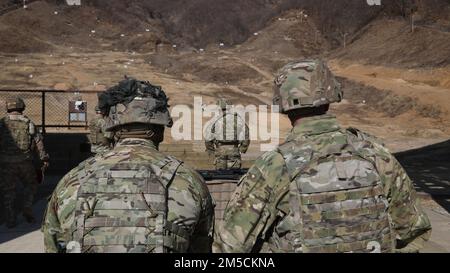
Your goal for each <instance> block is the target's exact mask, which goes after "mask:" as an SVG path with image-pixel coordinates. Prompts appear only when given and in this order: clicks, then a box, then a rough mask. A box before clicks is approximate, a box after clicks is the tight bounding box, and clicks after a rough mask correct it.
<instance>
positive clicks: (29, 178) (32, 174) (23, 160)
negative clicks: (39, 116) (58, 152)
mask: <svg viewBox="0 0 450 273" xmlns="http://www.w3.org/2000/svg"><path fill="white" fill-rule="evenodd" d="M6 109H7V112H8V113H7V115H6V117H4V118H3V119H1V120H0V164H1V169H0V189H1V192H2V195H3V209H4V215H5V217H6V225H7V226H8V227H9V228H12V227H14V226H16V213H15V210H14V203H15V200H16V192H15V191H16V186H17V185H18V184H19V183H22V185H23V187H24V199H23V216H24V217H25V219H26V220H27V222H34V220H35V219H34V217H33V211H32V204H33V198H34V194H35V193H36V189H37V185H38V183H40V182H41V181H37V180H38V177H37V175H36V171H35V168H34V166H33V152H34V151H36V152H37V153H38V155H39V158H40V160H41V161H42V162H43V164H44V166H43V168H47V167H48V161H49V156H48V154H47V153H46V152H45V149H44V143H43V138H42V135H41V134H40V133H39V132H38V131H37V130H36V126H35V125H34V123H33V122H32V121H31V120H30V119H29V118H28V117H26V116H25V115H23V111H24V110H25V103H24V101H23V100H22V99H21V98H15V99H12V100H8V101H7V102H6Z"/></svg>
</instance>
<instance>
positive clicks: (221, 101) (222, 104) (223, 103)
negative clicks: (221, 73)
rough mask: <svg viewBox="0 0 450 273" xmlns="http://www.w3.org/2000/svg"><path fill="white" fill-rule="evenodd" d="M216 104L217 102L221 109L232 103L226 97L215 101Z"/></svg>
mask: <svg viewBox="0 0 450 273" xmlns="http://www.w3.org/2000/svg"><path fill="white" fill-rule="evenodd" d="M216 104H217V106H219V107H220V109H222V110H226V109H227V106H228V105H233V104H232V103H231V101H229V100H226V99H222V98H220V99H218V100H217V102H216Z"/></svg>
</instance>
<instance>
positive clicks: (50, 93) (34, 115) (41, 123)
mask: <svg viewBox="0 0 450 273" xmlns="http://www.w3.org/2000/svg"><path fill="white" fill-rule="evenodd" d="M100 92H101V91H88V90H84V91H83V90H80V91H76V92H74V91H58V90H4V89H3V90H0V118H2V117H4V116H5V115H6V101H7V100H9V99H14V98H16V97H20V98H22V99H23V100H24V101H25V105H26V108H25V111H24V114H25V115H26V116H27V117H28V118H30V119H31V120H32V121H33V122H34V123H35V124H36V126H38V127H39V128H42V131H43V132H45V131H46V130H47V129H48V128H62V129H64V128H65V129H71V128H86V129H87V125H88V121H89V120H90V119H92V118H93V117H94V116H95V106H96V105H97V98H98V96H97V95H98V93H100ZM76 101H83V102H85V104H84V105H83V107H86V109H83V111H85V113H86V114H85V115H84V117H85V120H84V121H71V120H70V112H71V108H73V107H70V104H71V102H72V104H74V102H76Z"/></svg>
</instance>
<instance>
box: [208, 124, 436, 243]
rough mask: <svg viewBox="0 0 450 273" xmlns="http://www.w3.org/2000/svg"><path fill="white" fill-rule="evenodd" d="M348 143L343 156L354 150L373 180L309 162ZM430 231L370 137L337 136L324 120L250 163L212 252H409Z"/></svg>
mask: <svg viewBox="0 0 450 273" xmlns="http://www.w3.org/2000/svg"><path fill="white" fill-rule="evenodd" d="M349 141H351V142H352V143H351V145H350V146H347V149H350V148H349V147H356V148H358V150H359V152H360V153H361V154H362V155H364V156H365V157H367V158H370V159H371V160H372V162H373V163H374V165H373V166H375V167H376V170H378V173H379V174H380V176H378V175H377V172H375V171H373V166H371V165H370V164H369V165H364V161H359V165H357V164H354V166H353V167H350V166H348V165H347V164H346V163H345V162H346V161H342V164H341V165H339V164H336V165H334V164H327V163H326V158H321V159H320V160H319V161H317V157H318V156H321V155H322V154H321V152H323V151H327V152H326V153H334V152H337V151H339V152H342V151H343V149H342V148H343V147H346V144H348V143H349ZM358 145H359V147H358ZM348 154H349V155H350V154H351V153H348ZM321 161H323V162H321ZM310 162H313V164H312V165H310V164H309V163H310ZM319 162H320V163H319ZM349 162H352V161H347V163H349ZM353 162H355V161H353ZM336 166H337V167H336ZM299 172H301V173H303V172H305V175H300V174H299ZM295 177H297V178H296V179H294V178H295ZM349 178H352V179H349ZM293 179H294V180H293ZM329 181H333V182H335V185H338V187H337V188H336V187H333V186H332V185H333V184H332V183H329ZM337 181H342V182H345V181H351V183H348V184H346V183H342V182H341V183H339V184H338V183H336V182H337ZM357 181H359V182H360V183H361V184H358V183H357ZM368 182H370V184H368ZM372 185H374V186H372ZM339 187H340V188H339ZM299 188H300V190H301V192H300V193H298V190H299ZM299 197H300V198H299ZM299 200H300V201H299ZM298 202H303V203H301V205H300V204H299V203H298ZM292 208H299V211H294V210H293V209H292ZM296 217H299V218H296ZM300 219H301V220H300ZM299 220H300V221H299ZM302 221H303V222H302ZM300 223H302V224H300ZM430 230H431V226H430V222H429V220H428V218H427V216H426V215H425V214H424V213H423V211H422V209H421V207H420V205H419V201H418V200H417V198H416V192H415V190H414V187H413V185H412V182H411V180H410V178H409V177H408V175H407V174H406V173H405V171H404V169H403V168H402V167H401V166H400V164H399V163H398V161H397V160H396V159H395V158H394V157H393V156H392V155H391V154H390V153H389V152H388V151H387V149H386V148H385V147H384V146H383V145H380V144H379V143H378V142H377V141H375V140H374V139H373V138H372V137H369V136H367V135H365V134H363V133H361V132H359V131H356V130H351V131H347V130H343V129H342V128H340V127H339V125H338V123H337V121H336V119H335V118H334V117H332V116H328V115H326V116H321V117H312V118H305V119H304V120H303V121H302V123H301V124H300V125H298V126H296V127H295V128H294V129H293V130H292V132H291V134H290V135H289V136H288V138H287V141H286V143H285V144H282V145H281V146H280V148H279V149H278V150H276V151H273V152H269V153H266V154H264V155H263V156H262V157H261V158H259V159H258V160H257V161H256V162H255V164H254V166H253V167H252V168H251V169H250V170H249V172H248V173H247V175H245V176H244V177H243V178H242V179H241V181H240V182H239V186H238V189H237V191H236V192H235V195H234V196H233V198H232V200H231V201H230V203H229V204H228V206H227V209H226V212H225V219H224V226H223V228H222V229H220V230H219V231H218V232H217V233H216V242H215V245H214V251H215V252H250V251H261V252H346V251H393V250H394V249H397V250H398V251H405V252H410V251H411V252H414V251H418V250H419V249H420V247H421V246H422V245H423V243H424V242H425V241H426V240H427V239H428V238H429V236H430ZM371 242H373V245H371V244H370V243H371ZM372 247H374V248H372Z"/></svg>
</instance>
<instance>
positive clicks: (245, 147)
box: [239, 124, 250, 154]
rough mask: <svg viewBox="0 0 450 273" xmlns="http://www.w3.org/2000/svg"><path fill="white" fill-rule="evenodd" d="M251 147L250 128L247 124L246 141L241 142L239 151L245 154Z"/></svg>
mask: <svg viewBox="0 0 450 273" xmlns="http://www.w3.org/2000/svg"><path fill="white" fill-rule="evenodd" d="M249 146H250V129H249V128H248V126H247V124H245V137H244V140H243V141H241V143H240V145H239V151H240V152H241V153H243V154H245V153H246V152H247V150H248V147H249Z"/></svg>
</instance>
